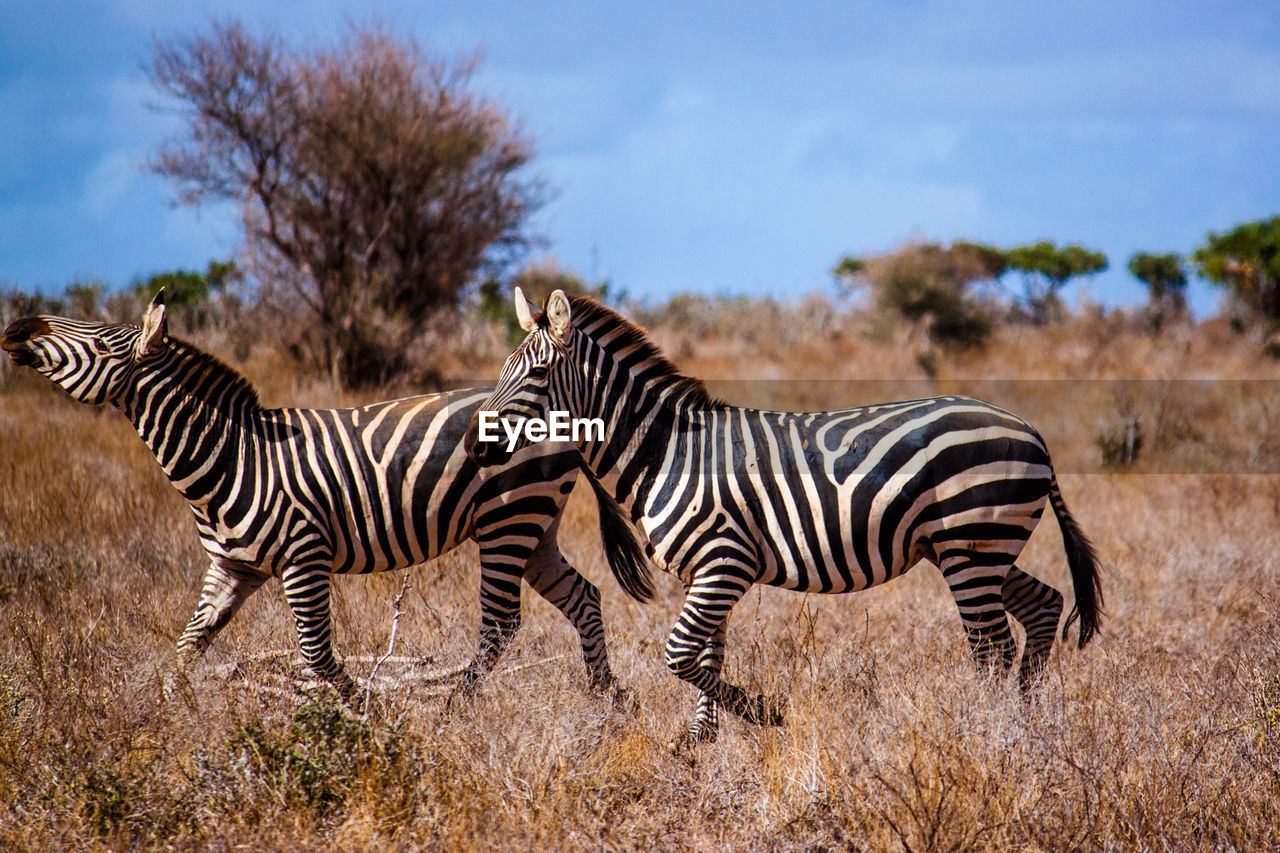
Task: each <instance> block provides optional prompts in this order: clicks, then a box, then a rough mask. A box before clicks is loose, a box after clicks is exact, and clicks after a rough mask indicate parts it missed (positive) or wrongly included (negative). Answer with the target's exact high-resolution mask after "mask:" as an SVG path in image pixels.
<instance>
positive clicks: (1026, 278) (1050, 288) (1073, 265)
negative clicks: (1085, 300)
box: [1004, 240, 1107, 323]
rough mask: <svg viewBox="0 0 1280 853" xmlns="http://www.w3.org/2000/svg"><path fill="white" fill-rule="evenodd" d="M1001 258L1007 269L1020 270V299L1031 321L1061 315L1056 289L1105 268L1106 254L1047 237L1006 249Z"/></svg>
mask: <svg viewBox="0 0 1280 853" xmlns="http://www.w3.org/2000/svg"><path fill="white" fill-rule="evenodd" d="M1004 259H1005V262H1006V263H1007V264H1008V268H1009V269H1011V270H1017V271H1018V272H1020V273H1022V284H1023V296H1022V303H1023V306H1024V308H1026V310H1027V311H1028V313H1029V314H1030V315H1031V320H1032V322H1034V323H1046V322H1048V321H1049V320H1051V319H1056V318H1057V317H1059V316H1061V314H1062V299H1061V297H1060V296H1059V295H1058V292H1059V291H1061V290H1062V288H1063V286H1064V285H1066V283H1067V282H1068V281H1070V280H1071V279H1073V278H1075V277H1076V276H1081V275H1093V274H1095V273H1100V272H1102V271H1103V270H1105V269H1106V268H1107V256H1106V255H1104V254H1103V253H1102V252H1095V251H1092V250H1090V249H1086V248H1084V247H1083V246H1077V245H1074V244H1072V245H1068V246H1062V247H1058V246H1056V245H1054V243H1052V242H1051V241H1049V240H1041V241H1040V242H1038V243H1032V244H1029V245H1026V246H1015V247H1013V248H1012V249H1007V250H1005V252H1004Z"/></svg>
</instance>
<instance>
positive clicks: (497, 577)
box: [451, 540, 532, 704]
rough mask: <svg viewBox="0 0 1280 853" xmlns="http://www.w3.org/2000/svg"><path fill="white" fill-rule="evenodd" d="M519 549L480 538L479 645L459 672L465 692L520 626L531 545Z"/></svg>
mask: <svg viewBox="0 0 1280 853" xmlns="http://www.w3.org/2000/svg"><path fill="white" fill-rule="evenodd" d="M519 550H521V549H520V548H514V549H513V548H512V547H511V546H510V545H508V547H507V548H505V549H504V548H502V547H501V546H500V544H495V543H494V542H492V541H488V542H486V541H483V540H482V541H480V646H479V648H478V649H477V650H476V656H475V657H474V658H472V660H471V665H470V666H468V667H467V669H466V671H465V672H464V673H463V674H462V679H461V682H460V684H459V690H461V691H462V692H464V693H470V692H471V691H472V690H474V689H475V687H476V685H477V684H479V682H480V680H481V679H482V678H483V677H484V676H485V675H487V674H488V673H489V672H490V671H491V670H492V669H493V667H494V665H495V664H496V663H497V662H498V658H499V657H500V656H501V655H502V652H503V650H505V649H506V647H507V646H508V645H509V644H510V643H511V640H512V638H513V637H515V635H516V632H517V631H519V630H520V579H521V576H522V574H523V571H524V566H525V564H526V562H527V559H528V554H529V553H530V552H531V550H532V549H530V551H526V552H525V553H523V554H516V552H517V551H519ZM513 563H514V565H512V564H513ZM451 704H452V700H451Z"/></svg>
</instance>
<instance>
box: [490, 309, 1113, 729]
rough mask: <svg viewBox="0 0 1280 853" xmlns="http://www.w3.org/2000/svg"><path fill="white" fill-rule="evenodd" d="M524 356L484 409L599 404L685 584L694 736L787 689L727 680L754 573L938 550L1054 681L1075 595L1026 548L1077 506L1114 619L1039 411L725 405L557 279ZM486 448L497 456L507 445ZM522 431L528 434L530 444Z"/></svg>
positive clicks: (673, 652) (624, 485)
mask: <svg viewBox="0 0 1280 853" xmlns="http://www.w3.org/2000/svg"><path fill="white" fill-rule="evenodd" d="M523 301H524V300H523V296H522V295H521V294H517V308H518V310H519V313H520V315H521V321H522V324H524V325H525V327H526V328H527V329H530V334H529V336H528V338H527V339H526V340H525V341H524V343H523V344H522V345H521V346H520V347H519V349H517V350H516V352H515V353H514V354H513V355H512V356H511V357H510V358H509V359H508V361H507V363H506V365H505V366H504V368H503V372H502V376H501V378H500V380H499V384H498V388H497V389H496V390H495V391H494V393H493V395H492V396H491V397H490V398H489V401H488V402H486V403H484V404H483V407H482V408H483V409H484V410H493V411H496V412H497V413H498V415H499V416H500V417H507V418H511V419H516V420H518V419H521V418H525V417H546V413H547V412H548V411H552V410H563V411H567V412H568V413H569V414H570V416H572V417H599V418H602V419H603V420H604V422H605V425H606V429H605V439H604V440H603V441H582V442H580V443H579V445H578V446H579V449H580V450H581V452H582V454H583V457H584V460H585V462H586V469H587V471H588V473H589V474H590V475H591V476H592V478H593V481H594V484H595V485H596V487H597V488H598V489H601V490H603V491H606V492H608V493H609V494H610V495H612V496H613V497H615V498H616V500H617V501H618V503H619V504H620V505H621V506H622V508H623V510H624V511H625V512H627V513H629V514H630V517H631V518H632V519H633V520H634V522H635V523H636V524H637V526H638V527H639V528H640V529H641V531H643V533H644V535H645V536H646V537H647V539H648V555H649V556H650V558H651V559H652V561H653V562H654V563H656V564H657V565H658V566H659V567H660V568H662V569H663V570H665V571H667V572H669V573H671V574H673V575H675V576H676V577H678V578H679V579H680V580H681V581H682V582H683V583H684V585H685V589H686V595H685V603H684V607H683V610H682V612H681V614H680V617H679V619H678V620H677V622H676V624H675V626H674V627H673V628H672V630H671V634H670V636H669V638H668V640H667V645H666V661H667V665H668V666H669V667H670V669H671V670H672V671H673V672H674V673H675V674H676V675H678V676H679V677H680V678H682V679H684V680H686V681H688V682H690V683H691V684H693V685H695V686H697V687H698V688H699V690H700V691H702V694H703V695H702V697H701V699H700V702H699V708H698V712H697V714H696V716H695V722H694V725H693V728H692V729H691V731H690V736H692V737H693V738H698V739H707V738H713V737H714V736H715V733H716V727H717V720H716V716H715V706H716V704H717V703H720V704H723V705H724V706H725V707H726V708H728V709H729V710H731V711H732V712H734V713H736V714H739V715H741V716H742V717H744V718H745V719H747V720H749V721H752V722H757V723H776V722H778V721H780V719H781V713H780V710H779V708H778V706H777V705H776V704H775V703H772V702H766V701H765V700H764V698H763V697H761V696H759V695H751V694H748V693H746V692H745V691H744V690H742V689H741V688H739V687H737V686H735V685H731V684H727V683H726V682H724V681H723V680H722V678H721V677H720V670H721V666H722V662H723V657H724V652H723V647H724V636H725V634H724V629H725V624H726V621H727V619H728V616H729V613H730V611H731V610H732V608H733V606H734V605H735V604H736V603H737V602H738V600H739V599H740V598H741V597H742V596H743V595H744V594H745V593H746V592H747V590H748V589H750V587H751V586H752V585H753V584H756V583H763V584H770V585H773V586H779V587H783V588H785V589H793V590H797V591H800V592H832V593H835V592H854V591H857V590H861V589H866V588H867V587H870V586H874V585H876V584H880V583H884V582H885V581H888V580H890V579H892V578H894V577H897V576H898V575H901V574H902V573H903V572H905V571H907V570H908V569H910V568H911V567H912V566H913V565H915V564H916V563H917V562H919V561H920V560H928V561H930V562H932V563H934V564H935V565H936V566H938V568H939V569H940V570H941V571H942V574H943V577H944V578H945V579H946V581H947V584H948V585H949V587H950V589H951V593H952V595H953V596H954V598H955V601H956V606H957V608H958V609H959V612H960V617H961V620H962V622H963V624H964V627H965V630H966V632H967V635H968V637H969V640H970V643H971V645H972V650H973V653H974V655H975V657H976V658H977V660H978V661H979V662H980V663H982V664H984V665H985V664H998V665H1002V666H1005V667H1007V666H1009V665H1010V664H1011V663H1012V662H1013V659H1014V657H1015V656H1016V648H1015V644H1014V640H1013V637H1012V635H1011V633H1010V629H1009V623H1008V620H1007V618H1006V614H1008V615H1010V616H1012V617H1013V618H1014V619H1016V620H1017V621H1019V622H1020V623H1021V624H1022V625H1023V627H1024V628H1025V629H1026V634H1027V640H1026V645H1025V653H1024V656H1023V659H1022V665H1021V669H1020V679H1021V682H1022V683H1023V685H1024V686H1025V685H1029V684H1031V683H1032V682H1034V681H1035V679H1036V677H1037V676H1038V674H1039V672H1040V670H1041V668H1042V667H1043V665H1044V663H1045V660H1046V658H1047V656H1048V654H1049V652H1050V649H1051V648H1052V645H1053V640H1054V634H1055V633H1056V630H1057V625H1058V619H1059V616H1060V615H1061V612H1062V596H1061V595H1060V594H1059V593H1058V591H1057V590H1055V589H1053V588H1052V587H1050V586H1048V585H1046V584H1044V583H1042V582H1041V581H1039V580H1037V579H1036V578H1034V577H1032V576H1031V575H1029V574H1027V573H1025V572H1023V571H1022V570H1021V569H1019V568H1018V567H1017V566H1016V565H1015V564H1014V563H1015V560H1016V559H1017V557H1018V554H1019V553H1020V552H1021V550H1022V548H1023V545H1024V544H1025V543H1026V541H1027V538H1028V537H1029V536H1030V535H1031V532H1032V531H1033V530H1034V529H1035V527H1036V524H1037V523H1038V522H1039V520H1040V516H1041V514H1042V512H1043V510H1044V506H1045V503H1046V500H1047V501H1048V502H1049V504H1050V505H1051V506H1052V507H1053V510H1054V512H1055V514H1056V515H1057V517H1058V519H1059V523H1060V524H1061V527H1062V531H1063V534H1064V536H1063V538H1064V541H1065V543H1066V550H1067V557H1068V563H1069V565H1070V568H1071V574H1072V580H1073V584H1074V586H1075V591H1076V609H1075V610H1074V611H1073V613H1072V616H1071V618H1070V619H1069V620H1068V624H1070V622H1071V621H1072V620H1074V619H1075V618H1077V617H1078V618H1079V619H1080V626H1081V630H1080V645H1081V646H1083V645H1084V644H1085V643H1086V642H1087V641H1088V640H1089V639H1090V637H1091V636H1092V635H1093V634H1094V633H1095V631H1096V630H1097V627H1098V621H1099V615H1100V607H1101V600H1102V596H1101V590H1100V586H1099V579H1098V569H1097V560H1096V558H1095V556H1094V554H1093V550H1092V548H1091V546H1090V545H1089V543H1088V540H1087V539H1086V538H1085V537H1084V536H1083V535H1082V534H1081V532H1080V529H1079V527H1078V526H1077V525H1076V523H1075V521H1074V519H1073V518H1072V517H1071V515H1070V514H1069V513H1068V512H1067V509H1066V506H1065V505H1064V504H1063V501H1062V496H1061V494H1060V493H1059V491H1058V485H1057V480H1056V477H1055V475H1054V471H1053V467H1052V465H1051V464H1050V460H1049V454H1048V451H1047V450H1046V449H1045V445H1044V442H1043V441H1042V440H1041V438H1040V436H1039V435H1038V434H1037V433H1036V431H1035V430H1034V429H1033V428H1032V427H1031V426H1030V425H1028V424H1027V423H1026V422H1025V421H1023V420H1022V419H1021V418H1019V417H1017V416H1016V415H1013V414H1010V413H1009V412H1006V411H1003V410H1001V409H998V408H996V407H995V406H991V405H989V404H987V403H983V402H980V401H978V400H972V399H966V398H962V397H939V398H935V399H927V400H912V401H907V402H901V403H892V404H887V405H877V406H868V407H861V408H852V409H845V410H842V411H833V412H820V413H809V414H793V413H785V412H763V411H755V410H751V409H743V408H738V407H734V406H729V405H726V404H724V403H722V402H720V401H718V400H715V399H713V398H712V397H710V396H709V395H708V394H707V392H706V390H705V388H704V387H703V385H702V383H701V382H699V381H698V380H695V379H691V378H688V377H685V376H681V375H680V374H679V373H678V372H677V371H676V369H675V368H674V366H673V365H672V364H671V363H670V362H669V361H667V360H666V359H665V358H664V357H663V356H662V355H661V353H660V352H659V351H658V349H657V348H656V347H655V346H654V344H653V343H652V342H651V341H650V340H649V339H648V338H647V337H646V336H645V335H644V333H643V331H642V330H640V329H639V328H637V327H636V326H634V325H632V324H631V323H629V322H628V321H627V320H625V319H624V318H622V317H621V316H619V315H618V314H616V313H614V312H613V311H611V310H609V309H608V308H605V307H603V306H601V305H599V304H598V303H595V302H593V301H591V300H589V299H584V298H578V299H574V300H573V301H572V303H570V302H569V301H568V300H567V299H565V297H564V295H563V294H562V293H560V292H559V291H557V292H556V293H555V294H553V295H552V297H551V299H550V300H549V302H548V304H547V309H546V311H545V312H544V313H542V314H541V315H539V316H538V317H536V318H534V317H533V316H532V312H531V310H530V309H529V308H528V306H527V305H523V306H522V303H523ZM477 439H478V434H477V432H476V431H475V430H474V429H473V430H472V431H471V432H469V434H468V437H467V442H466V444H467V449H468V452H469V453H471V454H472V455H473V457H475V458H477V459H478V460H480V461H481V462H482V463H501V462H503V461H505V460H506V459H507V458H509V457H508V454H507V453H506V448H505V446H503V445H499V444H495V443H492V442H483V443H481V442H478V440H477ZM517 447H518V446H517ZM611 538H612V540H613V541H612V543H608V544H610V545H611V547H610V548H609V555H610V557H611V560H612V561H613V562H614V564H615V565H614V570H615V573H616V574H618V575H619V579H620V580H622V581H623V583H624V586H626V587H627V588H628V589H629V590H630V591H632V592H633V594H636V595H637V596H638V597H645V596H646V595H647V594H648V593H649V592H650V591H651V587H650V585H649V578H648V576H647V572H648V568H647V564H646V562H645V561H644V560H643V559H642V558H640V557H639V556H638V555H636V554H635V545H634V540H631V544H628V541H627V537H623V536H619V535H617V534H616V531H615V535H613V536H612V537H611Z"/></svg>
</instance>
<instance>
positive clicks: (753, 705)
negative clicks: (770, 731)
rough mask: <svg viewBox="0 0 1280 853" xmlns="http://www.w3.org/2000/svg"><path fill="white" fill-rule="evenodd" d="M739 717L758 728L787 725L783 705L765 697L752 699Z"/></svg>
mask: <svg viewBox="0 0 1280 853" xmlns="http://www.w3.org/2000/svg"><path fill="white" fill-rule="evenodd" d="M739 716H741V717H742V719H743V720H744V721H746V722H748V723H751V724H752V725H756V726H781V725H784V724H785V723H786V716H785V715H784V714H783V712H782V706H781V704H779V703H777V702H774V701H771V700H768V699H765V698H764V697H763V696H755V697H752V699H751V700H750V701H749V702H748V703H747V704H746V706H745V707H744V708H743V709H742V712H741V714H740V715H739Z"/></svg>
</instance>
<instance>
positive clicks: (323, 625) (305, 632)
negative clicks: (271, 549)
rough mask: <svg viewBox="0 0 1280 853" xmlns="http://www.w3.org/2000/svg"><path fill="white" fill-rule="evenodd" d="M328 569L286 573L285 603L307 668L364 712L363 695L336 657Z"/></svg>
mask: <svg viewBox="0 0 1280 853" xmlns="http://www.w3.org/2000/svg"><path fill="white" fill-rule="evenodd" d="M330 579H331V575H330V572H329V567H328V566H300V567H296V568H290V569H286V570H285V572H284V575H283V577H282V579H281V580H282V581H283V584H284V597H285V601H286V602H288V604H289V610H290V611H292V612H293V622H294V626H295V627H296V628H297V631H298V645H299V646H300V647H301V649H302V660H303V662H304V663H306V665H307V667H308V668H309V669H310V670H311V671H312V672H314V673H315V674H316V675H318V676H319V677H320V678H323V679H324V680H325V681H327V682H329V683H330V684H332V685H333V688H334V689H335V690H337V691H338V695H339V696H341V697H342V700H343V701H344V702H346V703H347V704H348V705H350V706H351V707H352V708H354V709H355V710H357V711H359V710H362V708H361V705H362V702H361V699H362V696H361V694H360V691H358V690H357V689H356V684H355V682H354V681H352V680H351V676H349V675H347V672H346V670H344V669H343V668H342V664H340V663H339V662H338V660H337V658H335V657H334V656H333V621H332V619H331V618H330V614H329V583H330Z"/></svg>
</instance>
